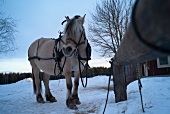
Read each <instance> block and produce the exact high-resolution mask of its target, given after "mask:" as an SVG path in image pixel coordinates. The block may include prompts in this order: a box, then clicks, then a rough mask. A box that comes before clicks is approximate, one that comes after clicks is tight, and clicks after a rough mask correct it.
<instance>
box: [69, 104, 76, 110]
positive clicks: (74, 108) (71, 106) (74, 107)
mask: <svg viewBox="0 0 170 114" xmlns="http://www.w3.org/2000/svg"><path fill="white" fill-rule="evenodd" d="M68 108H69V109H72V110H77V109H78V108H77V106H76V105H75V104H72V103H71V104H69V105H68Z"/></svg>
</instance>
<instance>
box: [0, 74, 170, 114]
mask: <svg viewBox="0 0 170 114" xmlns="http://www.w3.org/2000/svg"><path fill="white" fill-rule="evenodd" d="M108 79H109V77H108V76H97V77H94V78H89V79H88V86H87V88H83V87H82V86H81V83H80V86H79V97H80V101H81V104H80V105H78V110H70V109H68V108H67V107H66V105H65V102H66V101H65V99H66V86H65V85H66V84H65V79H61V80H55V81H50V88H51V92H52V94H53V95H54V96H55V97H56V98H57V102H55V103H49V102H46V103H44V104H39V103H37V102H36V99H35V95H34V94H33V87H32V82H31V79H24V80H22V81H19V82H17V83H14V84H8V85H0V114H102V112H103V108H104V105H105V100H106V94H107V83H108ZM141 81H142V85H143V88H142V95H143V102H144V108H145V113H144V114H169V113H170V77H152V78H143V79H141ZM111 86H113V83H111ZM43 96H44V88H43ZM127 96H128V100H127V101H123V102H119V103H115V96H114V92H113V91H112V90H110V93H109V99H108V105H107V108H106V112H105V114H123V113H125V114H142V113H143V112H142V108H141V103H140V94H139V90H138V83H137V81H135V82H132V83H131V84H129V85H128V87H127Z"/></svg>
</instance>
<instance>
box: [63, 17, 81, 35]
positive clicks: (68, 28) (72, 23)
mask: <svg viewBox="0 0 170 114" xmlns="http://www.w3.org/2000/svg"><path fill="white" fill-rule="evenodd" d="M79 17H80V16H79V15H76V16H74V17H73V18H72V19H71V20H70V21H69V22H68V23H67V24H66V27H65V33H67V34H68V35H75V31H74V29H73V27H74V26H75V22H76V21H75V20H76V19H78V18H79Z"/></svg>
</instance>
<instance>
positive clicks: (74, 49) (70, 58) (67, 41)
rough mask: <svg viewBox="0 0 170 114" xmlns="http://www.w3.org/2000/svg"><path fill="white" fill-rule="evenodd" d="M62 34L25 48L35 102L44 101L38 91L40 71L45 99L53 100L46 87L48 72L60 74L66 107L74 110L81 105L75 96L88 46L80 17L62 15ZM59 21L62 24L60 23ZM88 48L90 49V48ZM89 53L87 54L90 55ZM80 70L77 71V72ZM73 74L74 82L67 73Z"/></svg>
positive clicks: (38, 41)
mask: <svg viewBox="0 0 170 114" xmlns="http://www.w3.org/2000/svg"><path fill="white" fill-rule="evenodd" d="M65 18H66V20H65V21H64V22H66V25H65V28H64V32H63V35H61V34H60V37H59V39H50V38H39V39H37V40H36V41H34V42H33V43H32V44H31V45H30V47H29V49H28V60H29V61H30V65H31V66H32V78H33V88H34V93H35V94H36V100H37V102H38V103H45V102H44V99H43V97H42V93H41V91H42V90H41V80H40V72H41V71H42V72H43V74H44V75H43V76H42V80H43V82H44V86H45V97H46V101H49V102H57V100H56V98H55V97H54V96H53V95H52V93H51V92H50V88H49V78H50V75H57V74H62V75H64V76H65V79H66V87H67V94H66V106H67V107H68V108H70V109H77V106H76V105H79V104H81V102H80V100H79V96H78V86H79V78H80V74H81V72H82V71H83V69H84V65H85V63H86V62H87V60H89V54H87V53H86V51H87V50H89V49H87V48H88V47H89V46H88V45H89V43H88V40H87V38H86V35H85V29H84V26H83V25H84V20H85V15H84V16H82V17H81V16H79V15H76V16H74V17H73V18H71V19H70V18H69V17H68V16H67V17H65ZM62 24H63V23H62ZM90 49H91V48H90ZM90 56H91V55H90ZM80 69H81V71H80ZM72 75H74V85H73V84H72V78H71V76H72Z"/></svg>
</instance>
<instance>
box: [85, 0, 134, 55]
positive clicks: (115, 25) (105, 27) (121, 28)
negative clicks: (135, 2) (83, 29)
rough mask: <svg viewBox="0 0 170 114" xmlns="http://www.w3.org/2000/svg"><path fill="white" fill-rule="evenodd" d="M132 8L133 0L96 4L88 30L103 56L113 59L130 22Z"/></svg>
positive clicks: (108, 0) (106, 0)
mask: <svg viewBox="0 0 170 114" xmlns="http://www.w3.org/2000/svg"><path fill="white" fill-rule="evenodd" d="M131 8H132V0H105V1H102V3H101V4H98V3H97V4H96V8H95V12H94V13H91V16H92V20H93V21H92V22H91V23H90V24H89V26H88V30H89V33H90V35H89V38H90V40H91V42H92V43H93V44H94V45H95V46H97V52H99V54H100V55H101V56H105V57H110V56H112V57H113V55H114V53H115V52H116V51H117V49H118V47H119V45H120V42H121V40H122V38H123V35H124V33H125V30H126V29H127V25H128V23H129V21H130V18H129V17H130V14H131Z"/></svg>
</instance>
